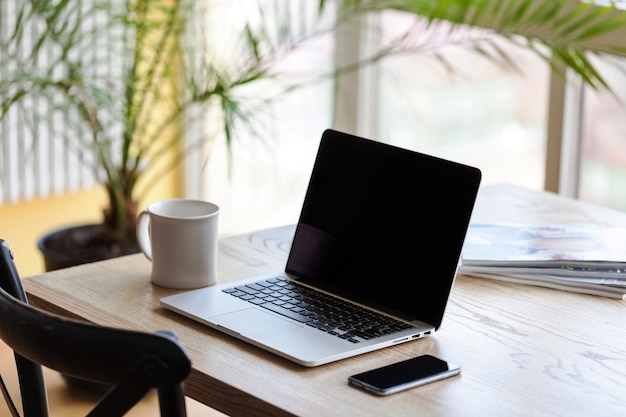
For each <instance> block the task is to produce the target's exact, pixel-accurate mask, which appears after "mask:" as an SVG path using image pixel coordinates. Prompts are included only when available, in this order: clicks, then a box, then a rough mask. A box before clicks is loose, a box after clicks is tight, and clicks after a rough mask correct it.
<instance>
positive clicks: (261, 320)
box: [211, 308, 301, 338]
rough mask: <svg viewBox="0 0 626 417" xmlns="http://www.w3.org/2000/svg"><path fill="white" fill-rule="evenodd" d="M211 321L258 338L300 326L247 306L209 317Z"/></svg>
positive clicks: (296, 328) (244, 334)
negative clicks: (246, 307)
mask: <svg viewBox="0 0 626 417" xmlns="http://www.w3.org/2000/svg"><path fill="white" fill-rule="evenodd" d="M211 321H213V322H214V323H217V324H218V325H220V326H223V327H225V328H227V329H229V330H230V331H234V332H236V333H239V334H241V335H243V336H248V337H253V338H259V337H263V336H271V335H274V334H277V333H283V332H286V331H291V330H298V329H300V328H301V326H298V325H297V324H295V323H290V322H289V321H287V320H285V319H282V318H280V317H276V316H273V315H271V314H270V313H267V312H265V311H262V310H259V309H256V308H248V309H245V310H239V311H235V312H233V313H227V314H222V315H219V316H215V317H212V318H211Z"/></svg>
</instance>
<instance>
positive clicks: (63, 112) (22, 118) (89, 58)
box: [0, 0, 122, 204]
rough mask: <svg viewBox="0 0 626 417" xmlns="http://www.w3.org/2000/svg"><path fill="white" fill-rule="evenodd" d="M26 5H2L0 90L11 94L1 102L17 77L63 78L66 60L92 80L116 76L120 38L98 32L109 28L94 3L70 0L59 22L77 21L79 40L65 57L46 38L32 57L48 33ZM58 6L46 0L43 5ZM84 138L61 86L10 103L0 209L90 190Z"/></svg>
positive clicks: (0, 137)
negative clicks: (62, 18) (115, 38)
mask: <svg viewBox="0 0 626 417" xmlns="http://www.w3.org/2000/svg"><path fill="white" fill-rule="evenodd" d="M29 3H31V2H26V3H25V2H24V0H11V1H1V2H0V40H1V45H0V48H1V49H0V83H4V84H3V85H2V87H3V90H2V91H3V93H6V92H8V93H9V94H8V95H7V94H3V96H2V98H1V99H2V101H3V105H4V104H5V101H6V100H7V97H8V96H10V95H11V93H15V91H17V88H18V87H17V86H16V85H13V86H11V84H8V80H9V79H10V78H14V77H15V75H16V74H20V73H21V74H26V73H28V75H27V76H29V77H30V76H32V77H40V78H41V79H44V78H45V79H48V80H54V81H60V80H61V81H62V80H63V79H64V77H66V75H67V74H68V71H69V65H66V64H65V62H70V63H71V65H79V66H80V67H81V68H80V70H79V71H81V73H82V75H83V76H85V77H87V78H89V79H90V80H98V79H101V80H108V81H110V80H111V79H112V78H113V77H115V76H119V74H120V73H121V71H122V66H121V65H118V66H116V65H115V61H116V60H117V62H119V56H120V49H119V46H120V43H119V39H121V38H122V36H118V38H117V39H118V42H117V43H116V42H115V41H112V40H111V39H110V38H111V33H110V32H111V31H110V30H107V31H106V32H103V33H102V34H100V31H101V30H102V28H103V27H107V28H108V29H110V28H111V27H110V25H108V23H107V22H108V21H110V14H107V13H108V12H106V11H104V10H97V11H94V4H95V3H96V2H92V1H84V0H83V1H81V0H72V1H71V2H70V4H71V6H69V10H70V12H69V13H68V14H67V15H66V16H65V17H64V18H65V19H67V20H69V21H70V22H72V24H74V22H77V21H80V24H79V25H78V26H77V27H78V29H79V30H78V39H80V41H79V42H78V44H77V45H76V46H74V47H72V48H71V49H69V53H68V54H67V57H66V58H65V59H61V57H62V55H63V54H64V53H66V52H65V51H64V50H63V48H62V47H60V46H59V44H58V43H55V42H54V41H53V40H51V39H50V37H48V39H47V40H46V41H45V42H43V43H42V44H41V48H40V49H38V53H37V54H32V53H31V52H32V51H33V50H34V49H35V48H34V46H35V45H36V44H37V42H39V39H40V37H41V35H42V34H43V33H44V31H46V30H50V28H49V27H47V25H46V19H45V18H44V17H43V16H41V15H38V14H37V13H33V14H30V12H32V9H31V7H30V6H29V5H28V4H29ZM56 3H58V2H56V1H51V2H50V3H49V6H47V7H53V4H56ZM111 3H116V2H115V1H112V2H111ZM117 3H119V2H117ZM25 4H26V7H24V5H25ZM67 16H71V17H70V18H67ZM18 20H21V21H22V22H23V23H22V25H21V30H19V31H16V22H18ZM56 29H59V28H56ZM115 45H117V46H118V47H117V48H116V47H115ZM116 50H117V51H116ZM51 64H53V65H51ZM51 68H52V69H51ZM109 75H111V77H109ZM88 82H93V81H88ZM104 82H107V81H104ZM90 135H91V134H90V131H89V129H88V124H87V123H86V122H85V120H84V119H82V118H81V115H80V114H79V113H78V110H77V107H76V106H72V105H71V103H70V101H69V99H68V97H67V95H66V94H63V93H62V92H61V91H60V90H59V89H55V88H45V89H35V91H34V92H31V93H30V94H28V95H26V96H24V98H22V99H21V100H19V101H18V102H16V103H15V104H13V105H12V106H11V108H10V110H9V111H8V112H7V113H6V114H5V116H4V120H2V122H1V123H0V204H3V203H12V202H16V201H18V200H20V199H24V200H31V199H33V198H35V197H41V198H45V197H47V196H50V195H59V194H62V193H65V192H72V191H76V190H78V189H81V188H87V187H91V186H93V185H94V183H95V181H96V179H95V173H94V171H93V165H94V164H93V163H92V162H93V158H94V156H93V155H94V153H93V151H92V148H91V146H90V140H91V136H90Z"/></svg>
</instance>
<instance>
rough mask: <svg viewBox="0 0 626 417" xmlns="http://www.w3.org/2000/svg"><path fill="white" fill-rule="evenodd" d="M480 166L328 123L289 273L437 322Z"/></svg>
mask: <svg viewBox="0 0 626 417" xmlns="http://www.w3.org/2000/svg"><path fill="white" fill-rule="evenodd" d="M480 177H481V174H480V171H479V170H478V169H476V168H472V167H469V166H465V165H461V164H457V163H454V162H451V161H446V160H443V159H439V158H435V157H432V156H427V155H424V154H420V153H417V152H413V151H409V150H405V149H401V148H397V147H394V146H390V145H386V144H383V143H380V142H375V141H371V140H368V139H363V138H359V137H356V136H352V135H348V134H344V133H340V132H337V131H333V130H327V131H325V132H324V134H323V135H322V139H321V143H320V147H319V150H318V154H317V158H316V160H315V164H314V167H313V173H312V175H311V179H310V182H309V186H308V189H307V193H306V196H305V201H304V204H303V207H302V212H301V215H300V219H299V222H298V225H297V227H296V232H295V235H294V240H293V243H292V248H291V251H290V254H289V259H288V261H287V267H286V272H288V273H290V274H294V275H296V276H297V277H298V278H299V279H301V280H303V281H305V282H307V283H309V284H312V285H315V286H318V287H320V288H322V289H326V290H330V291H332V292H333V293H336V294H338V295H341V296H343V297H346V298H349V299H352V300H355V301H358V302H361V303H365V304H367V305H370V306H373V307H376V308H378V309H381V310H383V311H387V312H389V313H391V314H395V315H398V316H400V317H403V318H405V319H407V320H420V321H423V322H426V323H428V324H431V325H433V326H434V327H435V328H438V327H439V326H440V324H441V321H442V318H443V314H444V310H445V306H446V303H447V300H448V296H449V293H450V290H451V287H452V283H453V281H454V277H455V274H456V269H457V264H458V261H459V257H460V254H461V249H462V246H463V241H464V239H465V234H466V231H467V227H468V224H469V220H470V216H471V213H472V209H473V206H474V201H475V199H476V194H477V192H478V186H479V183H480Z"/></svg>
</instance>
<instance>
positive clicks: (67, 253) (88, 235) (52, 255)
mask: <svg viewBox="0 0 626 417" xmlns="http://www.w3.org/2000/svg"><path fill="white" fill-rule="evenodd" d="M99 230H100V225H97V224H90V225H82V226H74V227H67V228H64V229H59V230H56V231H54V232H51V233H48V234H46V235H44V236H42V237H41V239H39V242H38V244H37V246H38V248H39V251H40V252H41V254H42V255H43V259H44V265H45V268H46V271H54V270H57V269H62V268H68V267H71V266H76V265H82V264H86V263H91V262H97V261H101V260H104V259H111V258H115V257H118V256H123V255H130V254H133V253H138V252H139V246H137V245H134V246H127V247H120V246H119V245H111V244H108V243H106V242H104V240H103V239H102V238H101V237H100V235H99ZM62 376H63V378H64V379H65V381H66V383H67V385H68V386H69V388H70V389H71V390H72V391H74V392H79V393H81V394H83V395H84V396H89V397H92V396H93V397H94V398H95V397H99V396H101V395H103V394H104V393H105V392H107V391H108V390H109V388H110V387H109V386H108V385H105V384H99V383H95V382H91V381H85V380H82V379H78V378H74V377H70V376H67V375H62Z"/></svg>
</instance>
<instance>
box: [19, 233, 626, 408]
mask: <svg viewBox="0 0 626 417" xmlns="http://www.w3.org/2000/svg"><path fill="white" fill-rule="evenodd" d="M292 236H293V227H292V226H285V227H280V228H274V229H268V230H263V231H258V232H254V233H250V234H245V235H240V236H235V237H230V238H226V239H223V240H221V241H220V257H219V276H220V281H221V282H225V281H231V280H237V279H242V278H246V277H250V276H254V275H260V274H265V273H270V272H275V271H280V270H282V269H283V268H284V264H285V260H286V257H287V253H288V250H289V246H290V242H291V238H292ZM24 287H25V289H26V291H27V293H28V295H29V299H30V302H31V303H33V304H35V305H38V306H40V307H42V308H45V309H47V310H50V311H53V312H57V313H61V314H65V315H70V316H74V317H79V318H82V319H85V320H88V321H91V322H94V323H98V324H102V325H108V326H117V327H123V328H129V329H138V330H144V331H156V330H160V329H170V330H175V331H176V332H177V334H178V337H179V340H180V341H181V343H182V344H183V345H184V346H185V348H186V349H187V351H188V352H189V354H190V356H191V358H192V362H193V370H192V373H191V375H190V376H189V378H188V380H187V395H189V396H190V397H192V398H194V399H196V400H198V401H200V402H203V403H205V404H207V405H208V406H210V407H213V408H215V409H217V410H220V411H222V412H224V413H226V414H229V415H242V416H252V415H259V416H269V415H298V416H316V417H317V416H356V415H373V416H382V415H389V416H405V415H406V416H409V415H432V416H481V417H483V416H529V415H538V416H543V415H550V416H574V415H575V416H611V417H614V416H617V415H626V305H625V302H623V301H620V300H615V299H609V298H603V297H598V296H591V295H582V294H575V293H568V292H562V291H557V290H551V289H546V288H539V287H532V286H526V285H519V284H511V283H504V282H498V281H491V280H483V279H480V278H469V277H464V276H459V277H458V278H457V280H456V282H455V285H454V288H453V290H452V294H451V297H450V301H449V303H448V308H447V312H446V316H445V318H444V321H443V325H442V327H441V329H440V330H439V331H438V332H437V333H435V334H434V335H433V336H430V337H426V338H424V339H421V340H417V341H413V342H409V343H406V344H403V345H398V346H394V347H390V348H386V349H383V350H379V351H376V352H372V353H368V354H364V355H361V356H358V357H355V358H351V359H346V360H342V361H339V362H335V363H331V364H327V365H323V366H320V367H316V368H305V367H301V366H299V365H296V364H293V363H291V362H289V361H287V360H285V359H282V358H280V357H278V356H275V355H273V354H271V353H267V352H265V351H263V350H261V349H259V348H256V347H253V346H251V345H248V344H246V343H245V342H242V341H239V340H236V339H234V338H232V337H229V336H227V335H225V334H222V333H220V332H218V331H215V330H212V329H210V328H208V327H205V326H203V325H201V324H198V323H196V322H194V321H192V320H189V319H186V318H184V317H182V316H179V315H177V314H175V313H173V312H170V311H166V310H165V309H163V308H161V307H160V306H159V299H160V298H161V297H163V296H165V295H169V294H173V293H176V292H178V291H176V290H168V289H164V288H159V287H156V286H154V285H152V284H151V283H150V263H149V262H148V261H147V260H146V259H145V258H144V257H143V255H131V256H127V257H123V258H117V259H113V260H109V261H104V262H98V263H94V264H89V265H83V266H79V267H75V268H68V269H64V270H59V271H54V272H50V273H46V274H42V275H38V276H35V277H30V278H26V279H24ZM421 354H432V355H435V356H438V357H441V358H443V359H446V360H449V361H451V362H454V363H457V364H459V365H461V366H462V368H463V372H462V374H461V375H460V376H457V377H453V378H450V379H446V380H444V381H439V382H436V383H433V384H429V385H425V386H422V387H419V388H415V389H412V390H409V391H405V392H402V393H398V394H395V395H392V396H389V397H378V396H375V395H373V394H369V393H366V392H364V391H361V390H358V389H355V388H353V387H351V386H349V385H348V383H347V378H348V376H349V375H352V374H355V373H358V372H362V371H365V370H369V369H372V368H375V367H378V366H382V365H386V364H390V363H393V362H397V361H400V360H404V359H408V358H411V357H414V356H418V355H421Z"/></svg>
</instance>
